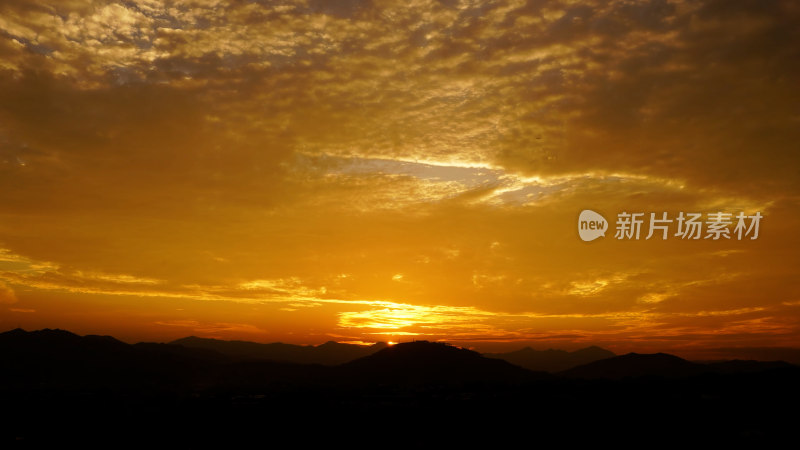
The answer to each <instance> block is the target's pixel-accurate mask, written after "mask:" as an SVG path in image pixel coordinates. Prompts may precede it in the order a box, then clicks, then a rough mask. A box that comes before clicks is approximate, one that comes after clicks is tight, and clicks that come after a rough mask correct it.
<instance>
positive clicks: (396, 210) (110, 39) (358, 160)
mask: <svg viewBox="0 0 800 450" xmlns="http://www.w3.org/2000/svg"><path fill="white" fill-rule="evenodd" d="M799 30H800V5H798V4H797V2H793V1H788V0H787V1H782V2H781V1H755V0H753V1H741V2H730V1H706V2H701V1H666V0H662V1H642V2H635V1H580V2H577V1H542V0H527V1H526V0H518V1H512V0H498V1H465V0H439V1H435V0H427V1H426V0H419V1H400V0H390V1H382V0H374V1H366V0H340V1H332V0H331V1H325V0H297V1H293V0H287V1H221V0H174V1H168V0H128V1H117V2H114V1H91V2H90V1H81V0H59V1H37V0H4V1H3V2H2V3H0V328H3V329H9V328H13V327H17V326H21V327H23V328H29V329H34V328H43V327H51V328H54V327H60V328H66V329H69V330H72V331H75V332H78V333H81V334H85V333H93V334H111V335H114V336H117V337H120V338H122V339H125V340H129V341H140V340H158V341H162V340H169V339H174V338H178V337H183V336H186V335H190V334H194V335H200V336H208V337H218V338H225V339H234V338H236V339H247V340H254V341H260V342H270V341H284V342H293V343H308V344H317V343H321V342H324V341H327V340H337V341H362V342H375V341H389V340H392V341H398V340H408V339H414V338H415V339H423V338H425V339H442V340H446V341H449V342H462V343H465V344H466V345H470V346H474V347H476V348H478V349H487V350H490V349H495V348H501V347H502V348H518V347H521V346H522V345H523V344H525V345H533V346H534V347H539V348H541V347H549V346H552V347H561V348H576V347H580V346H585V345H589V344H599V345H603V346H606V347H608V348H611V349H612V350H615V351H627V350H637V351H671V352H673V353H676V354H682V355H688V354H699V352H703V351H707V350H708V349H714V348H723V347H743V346H750V347H769V346H779V347H786V346H797V345H798V343H800V283H799V282H798V279H800V257H798V251H799V250H800V238H798V233H800V209H799V208H798V207H800V201H799V200H800V148H798V146H799V145H800V144H798V143H799V142H800V47H798V45H797V42H800V31H799ZM583 209H592V210H594V211H598V212H600V213H602V214H604V215H605V217H606V218H607V219H608V220H609V221H610V222H611V224H610V226H611V227H612V228H613V227H614V223H613V222H614V220H615V218H616V215H617V214H618V213H619V212H622V211H627V212H644V213H650V212H655V213H659V214H660V213H661V212H667V213H668V214H669V215H670V217H674V216H677V214H678V213H679V212H698V213H702V214H704V215H705V214H708V213H714V212H727V213H733V214H736V213H738V212H744V213H746V214H754V213H755V212H757V211H758V212H760V213H761V214H762V216H763V219H762V221H761V226H760V234H759V237H758V239H755V240H753V239H749V238H748V239H743V240H738V239H729V240H726V239H721V240H712V239H708V240H707V239H700V240H682V239H680V238H679V237H675V236H671V237H670V238H669V239H667V240H661V239H650V240H646V239H644V235H643V236H642V239H640V240H638V241H636V240H617V239H615V238H614V236H613V230H612V231H611V232H610V233H608V234H607V235H606V237H605V238H601V239H598V240H596V241H592V242H583V241H582V240H580V239H579V237H578V233H577V222H576V221H577V218H578V214H579V213H580V211H581V210H583ZM672 233H674V230H673V232H672Z"/></svg>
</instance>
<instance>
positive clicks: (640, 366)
mask: <svg viewBox="0 0 800 450" xmlns="http://www.w3.org/2000/svg"><path fill="white" fill-rule="evenodd" d="M701 372H702V365H701V364H696V363H692V362H689V361H687V360H685V359H683V358H679V357H677V356H674V355H669V354H667V353H653V354H640V353H628V354H626V355H621V356H614V357H612V358H607V359H601V360H599V361H594V362H591V363H588V364H584V365H582V366H578V367H573V368H572V369H568V370H565V371H563V372H560V374H561V375H563V376H566V377H569V378H610V379H621V378H635V377H642V376H661V377H685V376H690V375H696V374H698V373H701Z"/></svg>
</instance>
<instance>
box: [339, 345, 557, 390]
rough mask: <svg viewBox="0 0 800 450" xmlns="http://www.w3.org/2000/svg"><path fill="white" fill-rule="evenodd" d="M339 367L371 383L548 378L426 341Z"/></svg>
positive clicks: (459, 349)
mask: <svg viewBox="0 0 800 450" xmlns="http://www.w3.org/2000/svg"><path fill="white" fill-rule="evenodd" d="M341 368H342V370H344V371H345V373H346V374H347V375H348V376H350V377H354V378H357V379H359V380H360V381H369V382H373V383H401V384H424V383H441V382H450V383H470V382H523V381H532V380H540V379H547V378H550V376H549V375H547V374H544V373H535V372H531V371H529V370H527V369H523V368H522V367H519V366H515V365H513V364H511V363H509V362H506V361H502V360H499V359H492V358H486V357H484V356H482V355H481V354H480V353H478V352H474V351H472V350H467V349H463V348H458V347H454V346H452V345H448V344H444V343H437V342H428V341H415V342H407V343H402V344H396V345H393V346H391V347H387V348H385V349H383V350H381V351H379V352H377V353H375V354H373V355H370V356H366V357H363V358H361V359H357V360H355V361H352V362H349V363H347V364H344V365H342V366H341Z"/></svg>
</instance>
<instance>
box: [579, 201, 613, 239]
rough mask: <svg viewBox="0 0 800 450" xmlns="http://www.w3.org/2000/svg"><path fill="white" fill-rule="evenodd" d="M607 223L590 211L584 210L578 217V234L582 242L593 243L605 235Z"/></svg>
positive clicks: (604, 219)
mask: <svg viewBox="0 0 800 450" xmlns="http://www.w3.org/2000/svg"><path fill="white" fill-rule="evenodd" d="M607 229H608V221H607V220H606V218H605V217H603V216H601V215H600V214H597V213H596V212H594V211H592V210H591V209H584V210H583V211H581V215H580V216H579V217H578V234H579V235H580V236H581V239H583V240H584V241H587V242H588V241H593V240H595V239H597V238H599V237H600V236H605V235H606V230H607Z"/></svg>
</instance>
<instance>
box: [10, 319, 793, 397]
mask: <svg viewBox="0 0 800 450" xmlns="http://www.w3.org/2000/svg"><path fill="white" fill-rule="evenodd" d="M609 353H611V352H608V351H607V350H604V349H601V348H599V347H589V348H586V349H582V350H578V351H575V352H564V351H559V350H548V351H544V352H537V351H535V350H532V349H529V348H526V349H522V350H520V351H517V352H510V353H507V354H501V355H502V356H504V357H505V358H508V359H506V360H504V359H501V358H497V357H496V356H497V354H494V355H481V354H480V353H477V352H475V351H471V350H467V349H463V348H459V347H455V346H452V345H449V344H444V343H438V342H428V341H415V342H407V343H401V344H396V345H392V346H389V345H388V344H384V343H379V344H374V345H371V346H358V345H353V344H340V343H335V342H328V343H325V344H321V345H318V346H299V345H292V344H282V343H275V344H258V343H253V342H244V341H221V340H216V339H204V338H197V337H188V338H183V339H179V340H177V341H173V342H171V343H166V344H159V343H137V344H133V345H131V344H127V343H124V342H122V341H119V340H117V339H115V338H113V337H111V336H95V335H87V336H78V335H76V334H74V333H70V332H68V331H64V330H58V329H56V330H51V329H43V330H38V331H30V332H28V331H24V330H21V329H15V330H11V331H8V332H4V333H0V363H2V365H3V367H4V370H2V371H0V383H6V384H9V385H14V384H17V383H22V384H24V385H37V384H44V385H48V384H51V383H55V384H56V385H76V386H78V385H80V386H84V387H88V386H106V385H108V386H121V385H137V386H138V385H142V384H147V385H154V384H155V385H166V384H169V385H171V386H184V387H188V386H192V385H196V384H198V383H199V385H203V386H214V385H225V386H237V385H247V386H258V385H261V384H265V385H266V384H270V383H284V384H286V383H288V384H292V383H310V384H314V383H325V384H331V383H333V384H336V383H343V384H352V383H354V382H355V383H389V384H398V385H408V384H412V385H413V384H425V383H448V382H451V383H455V384H459V383H465V382H466V383H471V382H490V383H519V382H527V381H536V380H547V379H554V378H562V379H577V378H583V379H624V378H638V377H653V376H655V377H662V378H687V377H693V376H697V375H703V374H737V373H758V372H764V371H768V370H772V369H782V368H792V367H793V368H795V369H796V368H797V367H796V366H793V365H791V364H789V363H785V362H782V361H772V362H765V361H740V360H732V361H721V362H713V363H706V364H703V363H697V362H690V361H687V360H685V359H682V358H679V357H677V356H674V355H669V354H666V353H655V354H637V353H628V354H625V355H620V356H612V357H609V358H602V359H596V360H594V361H592V362H589V363H586V364H582V365H578V366H575V367H571V368H569V369H566V370H561V371H557V372H554V373H553V374H552V375H550V374H546V373H544V371H534V370H530V368H529V367H530V366H531V364H532V363H531V362H537V361H538V362H539V363H540V364H543V363H542V361H544V362H545V363H548V364H553V365H551V366H549V367H550V368H551V370H552V367H555V365H554V364H556V363H558V364H567V363H570V364H571V363H574V362H575V361H579V360H582V359H593V358H601V357H602V356H604V355H607V354H609ZM487 356H494V357H487ZM536 358H538V360H537V359H536ZM515 359H516V360H517V361H521V362H522V363H524V364H527V365H528V366H529V367H527V368H526V367H523V366H522V364H514V363H513V361H514V360H515ZM509 360H511V361H509ZM554 361H555V362H554ZM165 383H166V384H165Z"/></svg>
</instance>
